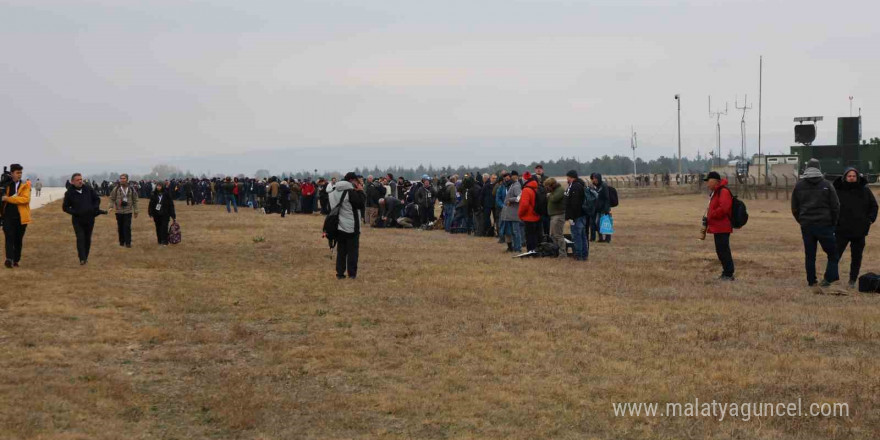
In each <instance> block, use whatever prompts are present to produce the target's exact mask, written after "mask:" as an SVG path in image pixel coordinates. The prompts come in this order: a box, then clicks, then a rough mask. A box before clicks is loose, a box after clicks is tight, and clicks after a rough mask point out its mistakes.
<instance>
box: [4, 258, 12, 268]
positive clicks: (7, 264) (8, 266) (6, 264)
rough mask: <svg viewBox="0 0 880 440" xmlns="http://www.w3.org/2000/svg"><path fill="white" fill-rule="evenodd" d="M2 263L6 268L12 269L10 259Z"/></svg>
mask: <svg viewBox="0 0 880 440" xmlns="http://www.w3.org/2000/svg"><path fill="white" fill-rule="evenodd" d="M3 265H4V266H6V268H7V269H12V260H6V262H5V263H3Z"/></svg>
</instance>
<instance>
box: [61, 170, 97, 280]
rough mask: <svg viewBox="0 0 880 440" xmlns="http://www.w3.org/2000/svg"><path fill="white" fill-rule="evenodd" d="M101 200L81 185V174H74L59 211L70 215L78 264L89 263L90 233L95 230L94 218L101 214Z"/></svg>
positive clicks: (92, 191)
mask: <svg viewBox="0 0 880 440" xmlns="http://www.w3.org/2000/svg"><path fill="white" fill-rule="evenodd" d="M100 208H101V199H100V198H99V197H98V194H97V193H96V192H95V190H94V189H92V187H91V186H89V185H85V184H83V178H82V174H80V173H74V174H73V176H71V177H70V182H69V184H68V185H67V192H66V193H64V202H63V204H62V205H61V209H62V210H63V211H64V212H66V213H68V214H70V217H71V222H72V223H73V232H74V233H75V234H76V253H77V255H78V256H79V264H80V265H85V264H86V263H88V261H89V251H90V250H91V248H92V231H93V230H94V229H95V217H96V216H97V215H99V214H100V213H101V211H100Z"/></svg>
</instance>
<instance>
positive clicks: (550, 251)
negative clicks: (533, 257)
mask: <svg viewBox="0 0 880 440" xmlns="http://www.w3.org/2000/svg"><path fill="white" fill-rule="evenodd" d="M535 253H537V254H538V256H539V257H558V256H559V246H556V244H555V243H541V244H539V245H538V246H537V247H536V248H535Z"/></svg>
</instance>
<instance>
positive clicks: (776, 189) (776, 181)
mask: <svg viewBox="0 0 880 440" xmlns="http://www.w3.org/2000/svg"><path fill="white" fill-rule="evenodd" d="M773 197H774V198H775V199H776V200H779V176H777V175H776V174H774V175H773Z"/></svg>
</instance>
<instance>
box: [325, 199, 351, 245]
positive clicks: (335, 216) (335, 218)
mask: <svg viewBox="0 0 880 440" xmlns="http://www.w3.org/2000/svg"><path fill="white" fill-rule="evenodd" d="M348 191H349V190H345V191H344V192H343V193H342V197H340V198H339V203H337V204H336V206H334V207H333V209H331V210H330V213H329V214H327V217H324V229H323V231H322V232H323V233H324V236H325V237H327V240H328V241H329V242H330V248H331V249H332V248H333V247H334V246H336V234H337V233H338V232H339V209H340V208H341V207H342V202H343V201H344V200H345V196H347V195H348Z"/></svg>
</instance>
